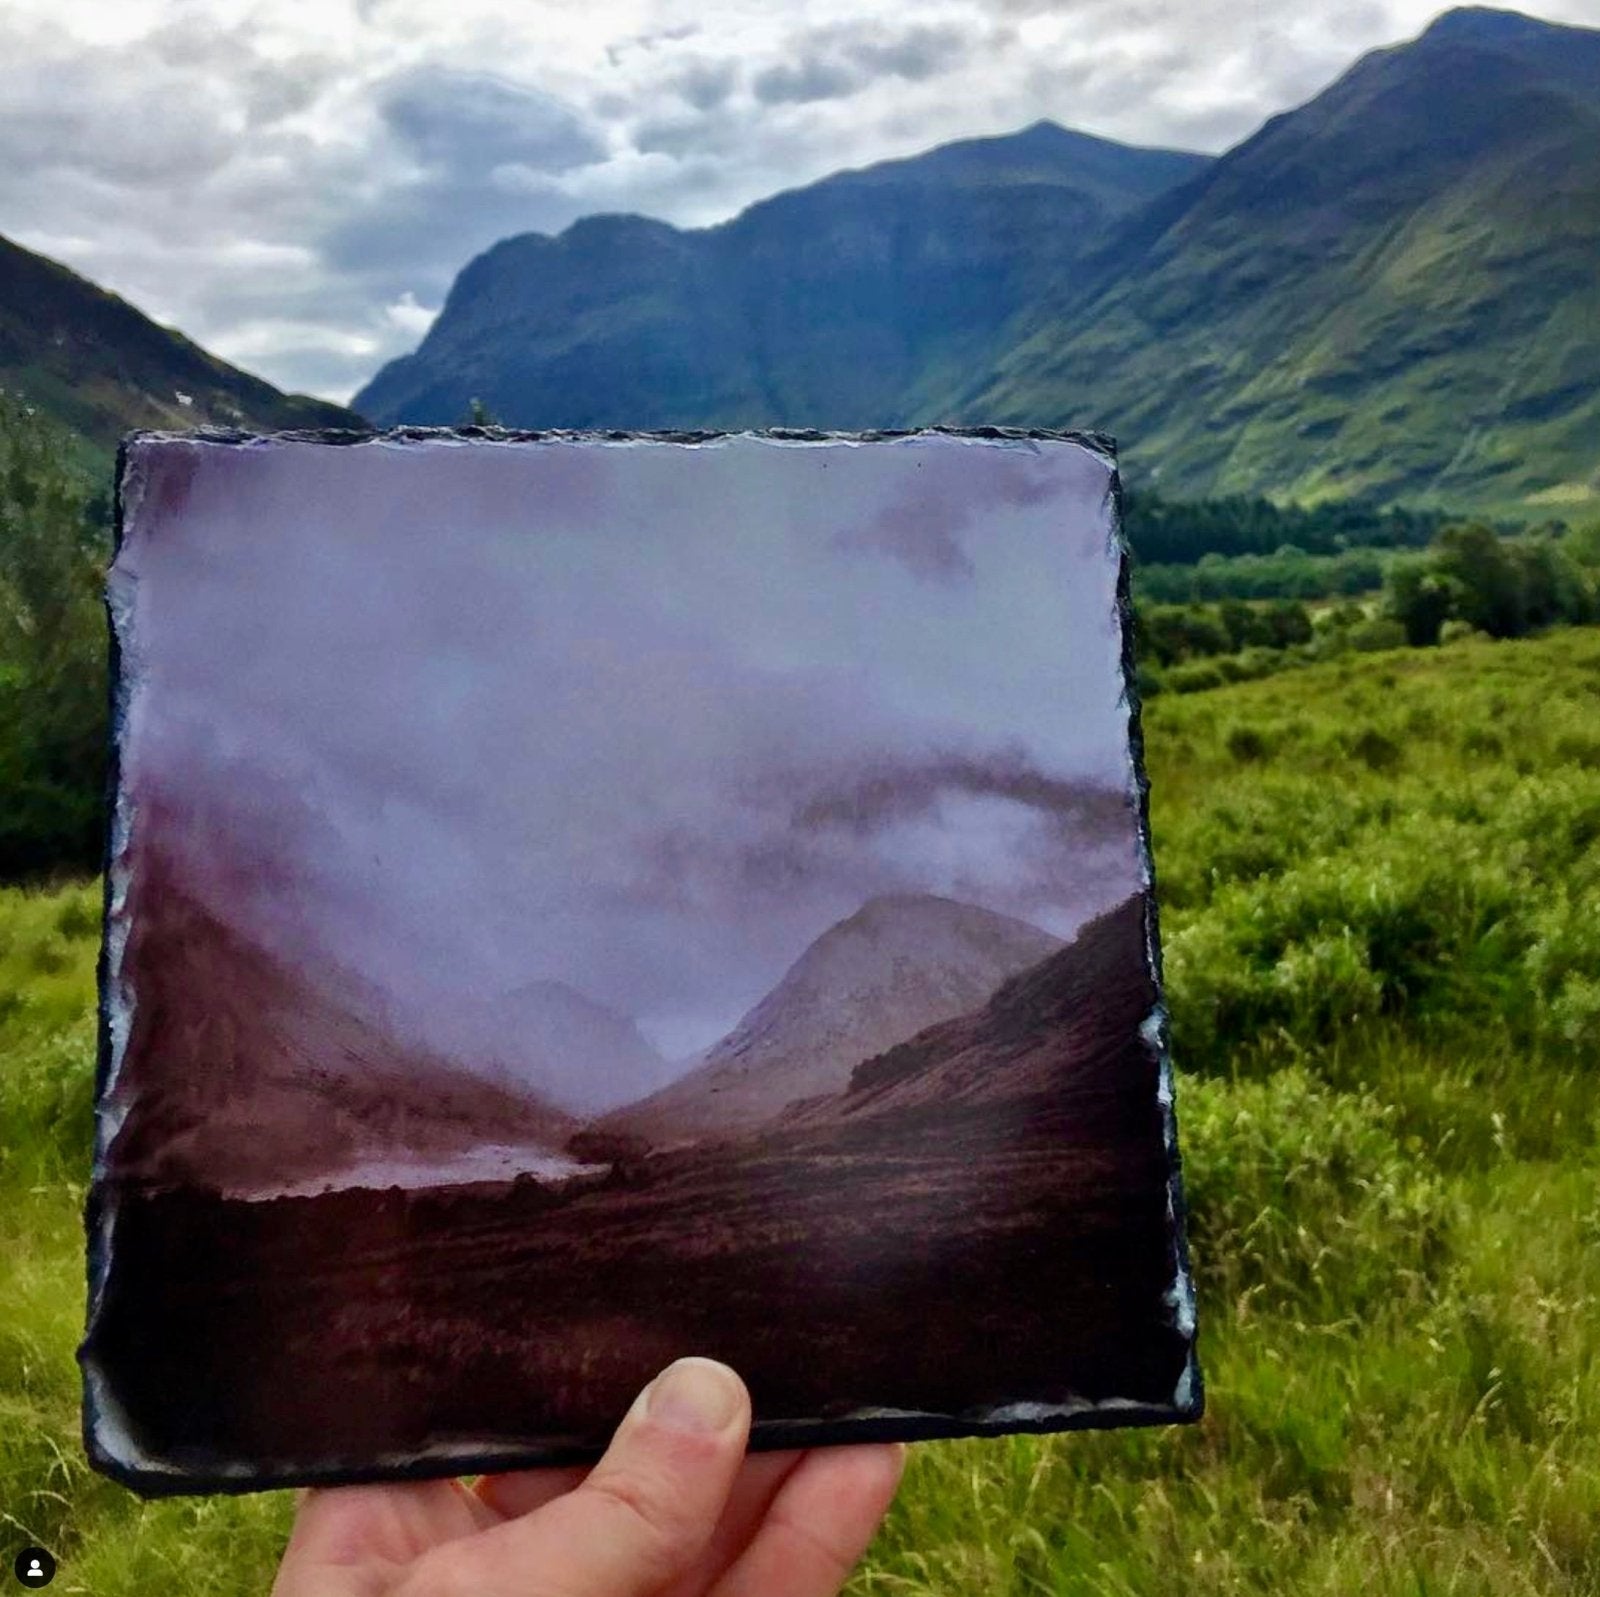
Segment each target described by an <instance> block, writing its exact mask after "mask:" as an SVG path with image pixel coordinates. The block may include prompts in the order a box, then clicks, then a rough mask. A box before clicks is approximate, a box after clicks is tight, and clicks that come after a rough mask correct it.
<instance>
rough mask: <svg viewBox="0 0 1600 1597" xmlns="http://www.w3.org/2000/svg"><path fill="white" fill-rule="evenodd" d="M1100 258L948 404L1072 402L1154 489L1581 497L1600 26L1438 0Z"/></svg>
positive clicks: (1594, 381) (1592, 326)
mask: <svg viewBox="0 0 1600 1597" xmlns="http://www.w3.org/2000/svg"><path fill="white" fill-rule="evenodd" d="M1096 264H1097V271H1098V276H1099V282H1098V284H1097V286H1096V287H1095V288H1094V289H1093V290H1092V291H1090V292H1088V293H1080V294H1078V295H1077V296H1075V297H1072V298H1068V297H1063V296H1057V297H1056V298H1055V299H1054V300H1053V301H1052V302H1051V303H1050V304H1049V305H1048V306H1045V307H1041V308H1039V309H1036V310H1034V311H1032V312H1029V313H1025V314H1024V315H1023V316H1022V317H1020V318H1019V336H1018V338H1017V341H1016V344H1015V347H1014V348H1013V349H1012V350H1011V351H1010V353H1009V354H1008V355H1007V356H1006V357H1005V358H1004V359H1003V361H1002V362H1001V364H1000V368H999V371H998V373H997V375H996V376H995V377H994V379H993V380H991V381H980V382H979V383H977V384H974V385H972V386H971V387H969V389H968V390H967V391H966V392H964V393H962V394H960V395H958V396H952V397H951V400H950V406H951V408H952V409H954V410H956V411H958V412H960V413H962V414H964V415H967V416H969V417H970V416H976V415H981V416H983V417H985V418H986V419H990V420H1004V421H1016V420H1022V419H1026V420H1027V421H1029V422H1031V423H1062V422H1075V423H1082V422H1085V421H1089V420H1092V421H1093V422H1094V423H1095V424H1096V425H1099V426H1103V427H1105V428H1107V429H1108V430H1110V431H1112V432H1114V433H1116V434H1118V435H1119V436H1121V437H1122V438H1124V439H1125V440H1127V441H1128V443H1129V445H1130V446H1131V448H1130V450H1129V454H1130V456H1131V459H1132V461H1133V462H1134V464H1135V467H1136V468H1137V467H1138V466H1141V465H1142V466H1144V467H1145V468H1146V469H1147V470H1148V472H1149V474H1150V475H1151V476H1152V477H1155V478H1157V480H1158V481H1159V482H1160V484H1161V486H1162V488H1163V490H1164V491H1165V492H1168V493H1177V494H1183V495H1193V494H1217V493H1230V492H1237V491H1245V490H1249V491H1265V492H1269V493H1272V494H1274V495H1278V496H1284V497H1294V498H1299V499H1307V500H1315V499H1319V498H1323V497H1329V496H1335V495H1349V494H1364V495H1372V496H1375V497H1379V498H1385V499H1402V498H1403V499H1407V500H1413V501H1419V502H1425V501H1435V502H1444V503H1451V504H1455V505H1476V506H1479V507H1483V508H1490V509H1499V510H1528V509H1531V508H1535V507H1548V508H1550V509H1552V510H1560V509H1562V508H1567V507H1572V506H1575V505H1580V504H1581V503H1582V502H1584V501H1586V500H1592V499H1594V497H1595V496H1596V494H1597V492H1600V337H1597V332H1600V269H1597V267H1600V32H1595V31H1593V30H1589V29H1579V28H1564V27H1555V26H1551V25H1548V24H1545V23H1540V22H1535V21H1532V20H1530V19H1528V18H1525V17H1521V16H1517V15H1514V14H1510V13H1505V12H1493V11H1480V10H1468V11H1456V12H1452V13H1450V14H1448V15H1446V16H1445V17H1442V18H1441V19H1440V20H1439V21H1438V22H1436V23H1435V24H1434V25H1433V27H1431V28H1430V29H1429V30H1428V31H1427V33H1425V34H1424V35H1423V36H1422V38H1420V39H1419V40H1417V41H1415V42H1414V43H1412V44H1409V45H1405V46H1401V47H1399V48H1396V49H1390V50H1384V51H1379V52H1377V53H1375V54H1373V55H1369V56H1367V57H1366V58H1364V59H1363V60H1362V61H1360V62H1358V63H1357V64H1356V66H1355V67H1353V68H1352V69H1351V70H1350V71H1349V72H1348V73H1347V74H1346V75H1345V76H1344V77H1343V78H1341V79H1340V80H1339V81H1338V82H1337V83H1336V84H1334V85H1333V86H1332V87H1331V88H1330V89H1328V90H1327V91H1326V92H1325V93H1323V94H1322V95H1320V96H1318V97H1317V98H1316V99H1315V100H1313V101H1312V102H1311V103H1310V104H1309V105H1307V106H1305V107H1303V108H1302V109H1300V110H1298V111H1295V112H1292V113H1290V114H1289V115H1286V116H1282V117H1278V118H1275V119H1274V120H1273V121H1271V122H1269V123H1268V124H1267V125H1266V126H1265V127H1264V128H1263V129H1262V130H1261V131H1260V132H1259V133H1257V134H1256V135H1255V136H1254V137H1253V138H1251V139H1249V140H1247V141H1246V142H1245V143H1244V144H1242V145H1240V146H1239V147H1238V148H1237V149H1235V150H1233V151H1231V152H1230V153H1229V154H1227V155H1226V156H1224V157H1222V158H1221V159H1220V160H1219V161H1218V162H1217V163H1216V164H1215V165H1214V166H1213V167H1212V168H1210V170H1208V171H1207V172H1205V173H1204V174H1202V175H1201V176H1200V177H1199V178H1198V179H1196V180H1195V181H1194V182H1193V183H1191V184H1190V185H1188V186H1187V187H1186V188H1185V189H1184V190H1183V191H1182V192H1181V193H1179V194H1177V195H1174V196H1172V197H1171V198H1170V199H1169V200H1168V201H1167V202H1158V203H1157V204H1156V205H1155V206H1154V207H1153V208H1152V209H1151V210H1150V211H1149V212H1147V213H1146V214H1145V215H1144V216H1142V217H1140V218H1138V219H1137V220H1136V221H1135V223H1134V224H1132V225H1131V226H1130V227H1129V228H1128V229H1127V230H1126V231H1125V233H1124V234H1123V235H1122V236H1121V237H1120V238H1119V239H1118V240H1117V241H1116V243H1115V245H1114V246H1113V247H1112V248H1110V249H1108V250H1107V251H1105V252H1103V253H1102V255H1101V258H1100V259H1099V261H1098V262H1097V263H1096Z"/></svg>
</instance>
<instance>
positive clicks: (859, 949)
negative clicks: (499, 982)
mask: <svg viewBox="0 0 1600 1597" xmlns="http://www.w3.org/2000/svg"><path fill="white" fill-rule="evenodd" d="M1060 946H1061V941H1060V939H1059V938H1056V937H1053V936H1052V935H1051V934H1050V933H1048V932H1045V931H1041V930H1040V929H1039V928H1038V927H1037V926H1031V925H1029V924H1028V923H1027V922H1025V921H1021V920H1016V919H1013V918H1012V917H1010V916H1007V915H1001V914H997V913H996V912H994V911H993V910H988V909H982V908H980V907H978V906H977V905H974V904H963V903H958V902H957V901H955V900H954V899H949V898H941V897H938V896H936V895H933V894H921V893H906V894H896V895H890V896H883V897H877V898H873V899H869V900H868V901H867V902H866V903H865V904H864V905H863V906H862V907H861V908H860V909H859V910H857V911H856V912H855V914H853V915H851V916H849V917H848V918H847V919H845V920H842V921H839V922H838V923H837V924H835V925H834V926H831V927H830V928H829V929H828V930H827V931H825V932H823V933H822V935H821V936H820V937H818V938H817V939H816V940H815V941H814V942H813V943H812V944H811V945H810V947H808V948H807V949H806V950H805V952H804V953H803V954H802V955H801V956H800V958H799V959H797V960H796V961H795V963H794V964H793V965H791V966H790V967H789V970H788V971H787V972H786V973H785V975H784V977H783V979H782V980H781V981H779V983H778V984H777V986H776V987H774V988H773V989H772V991H771V992H770V993H768V994H767V995H766V997H765V998H763V999H762V1000H761V1001H760V1003H758V1004H756V1005H755V1007H754V1008H752V1009H751V1010H750V1011H749V1013H748V1014H746V1015H745V1016H744V1018H743V1019H742V1020H741V1021H740V1022H739V1024H738V1025H737V1026H735V1027H734V1029H733V1030H732V1031H731V1032H729V1033H728V1035H727V1036H726V1037H724V1038H723V1039H722V1040H721V1041H720V1042H718V1043H716V1044H714V1045H713V1046H712V1047H711V1048H709V1049H708V1050H707V1051H706V1053H705V1055H704V1056H703V1058H702V1060H701V1062H700V1063H699V1064H698V1065H696V1066H695V1067H694V1068H693V1069H692V1070H691V1071H689V1073H688V1074H687V1075H685V1076H684V1077H682V1079H680V1080H679V1081H676V1082H674V1083H673V1084H672V1085H671V1086H669V1087H666V1088H664V1089H663V1090H662V1091H660V1092H658V1093H656V1094H655V1095H653V1096H652V1097H650V1098H647V1099H645V1100H644V1101H643V1102H642V1103H639V1104H635V1105H632V1106H630V1107H629V1108H626V1109H623V1110H620V1111H618V1113H617V1114H616V1115H615V1116H613V1117H611V1122H610V1123H611V1124H612V1125H613V1126H615V1127H616V1128H618V1129H624V1130H628V1131H632V1132H636V1133H638V1134H640V1135H643V1136H645V1137H647V1138H650V1139H655V1140H670V1139H674V1138H683V1137H695V1136H704V1135H709V1134H716V1133H722V1132H725V1131H731V1130H736V1129H740V1128H745V1127H750V1126H754V1125H758V1124H760V1123H762V1122H763V1121H767V1120H770V1119H772V1118H774V1117H775V1116H777V1115H778V1114H780V1113H781V1112H782V1111H783V1109H784V1108H785V1107H786V1106H787V1105H788V1104H790V1103H792V1102H793V1101H795V1100H797V1099H803V1098H810V1097H814V1096H817V1095H819V1094H826V1093H832V1092H838V1091H842V1090H843V1089H844V1088H845V1087H846V1086H847V1085H848V1083H849V1080H850V1073H851V1071H852V1070H853V1069H854V1068H855V1067H856V1065H858V1064H859V1063H860V1062H861V1061H862V1060H864V1059H867V1058H869V1057H870V1056H872V1055H874V1054H877V1053H880V1052H882V1051H883V1050H884V1049H885V1048H888V1047H891V1046H892V1045H893V1044H895V1043H897V1042H902V1041H904V1040H905V1039H906V1038H908V1037H911V1036H913V1035H915V1034H916V1033H917V1032H919V1031H921V1030H923V1029H924V1028H925V1027H927V1026H930V1025H932V1024H934V1023H935V1022H937V1021H940V1020H946V1019H949V1018H950V1017H952V1016H955V1015H960V1014H964V1013H966V1012H967V1011H968V1010H972V1009H976V1008H977V1007H978V1006H979V1005H981V1004H982V1003H983V1002H984V1001H985V1000H986V999H987V998H988V997H989V995H990V994H991V993H993V992H994V990H995V989H996V988H997V987H998V986H999V985H1000V984H1001V983H1002V982H1003V981H1004V980H1005V979H1006V978H1007V977H1008V976H1011V975H1014V974H1015V973H1016V972H1017V971H1020V970H1025V969H1026V968H1027V967H1029V966H1030V965H1035V964H1037V963H1038V962H1039V961H1040V960H1042V959H1044V958H1045V957H1046V956H1047V955H1049V954H1050V953H1052V952H1053V951H1054V950H1055V949H1057V948H1059V947H1060Z"/></svg>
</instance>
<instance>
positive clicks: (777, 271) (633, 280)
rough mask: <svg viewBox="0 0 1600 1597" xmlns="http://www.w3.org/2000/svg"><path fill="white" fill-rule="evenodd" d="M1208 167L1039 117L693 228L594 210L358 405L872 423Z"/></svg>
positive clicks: (555, 418) (924, 400) (595, 421)
mask: <svg viewBox="0 0 1600 1597" xmlns="http://www.w3.org/2000/svg"><path fill="white" fill-rule="evenodd" d="M1204 164H1205V158H1204V157H1201V156H1194V155H1187V154H1182V153H1178V152H1174V151H1168V150H1143V149H1134V148H1130V147H1128V146H1125V145H1119V144H1113V143H1111V142H1109V141H1106V140H1103V139H1095V138H1091V137H1089V136H1087V135H1085V134H1081V133H1072V132H1068V131H1067V130H1065V129H1063V128H1060V127H1057V126H1055V125H1054V124H1052V123H1047V122H1042V123H1038V124H1036V125H1035V126H1033V127H1031V128H1028V129H1025V130H1024V131H1023V132H1021V133H1017V134H1014V135H1011V136H1009V137H1005V138H993V139H974V140H968V141H964V142H961V143H958V144H952V145H947V146H944V147H942V148H940V149H936V150H933V151H931V152H929V153H928V154H926V155H922V156H918V157H915V158H912V159H910V160H903V161H892V162H886V163H883V164H881V165H878V166H874V167H869V168H867V169H865V170H863V171H859V172H845V173H840V174H837V175H835V176H833V177H830V178H827V179H824V180H823V181H822V182H820V183H816V184H813V185H811V186H810V187H808V188H804V189H799V190H795V191H792V192H789V193H784V194H780V195H777V196H775V197H774V198H772V199H769V200H766V201H763V202H761V203H760V204H758V205H753V206H751V207H750V208H749V209H748V210H746V211H744V212H743V213H742V214H741V215H739V216H738V217H736V218H735V219H734V220H732V221H731V222H728V223H726V224H723V225H722V226H719V227H715V228H708V229H700V230H693V231H683V230H679V229H677V228H674V227H670V226H668V225H667V224H666V223H664V222H657V221H650V220H647V219H646V218H644V217H639V216H595V217H588V218H585V219H584V220H582V221H580V222H577V223H574V224H573V226H572V227H570V228H569V229H567V231H566V232H564V233H562V234H561V235H560V236H559V237H557V238H547V237H544V236H542V235H538V234H529V235H526V236H523V237H520V238H513V239H508V240H505V241H504V242H502V243H500V244H498V245H496V246H495V247H494V248H493V249H491V250H489V251H487V252H486V253H485V254H483V255H481V256H480V257H478V259H476V260H475V261H473V262H472V263H471V264H470V265H469V266H468V267H467V268H466V269H465V270H464V271H463V272H462V273H461V275H460V277H459V278H458V279H457V280H456V283H455V286H454V287H453V289H452V290H451V293H450V296H449V299H448V301H447V302H446V305H445V308H444V310H443V312H442V313H441V315H440V317H439V319H438V321H437V323H436V324H435V325H434V327H433V329H432V330H431V331H430V332H429V334H428V336H427V338H426V339H425V340H424V341H423V344H422V346H421V347H420V348H419V349H418V350H417V352H416V353H415V354H414V355H410V356H407V357H405V358H404V359H401V360H398V361H394V362H391V363H390V364H389V365H388V366H386V367H385V368H384V369H383V370H382V371H381V372H380V373H379V374H378V375H377V377H375V378H374V379H373V381H372V383H371V384H369V385H368V387H367V388H366V389H364V390H363V391H362V393H361V394H360V395H358V396H357V398H356V401H355V403H356V406H357V408H358V409H360V410H361V411H362V412H363V414H365V415H368V416H371V417H372V418H373V419H374V420H376V421H379V422H385V423H387V422H399V421H406V422H425V423H441V422H453V421H456V420H459V418H460V417H461V416H462V415H463V414H464V413H465V411H466V410H467V407H468V404H469V402H470V401H471V400H472V399H473V398H479V399H481V400H482V401H483V402H484V403H485V404H486V405H487V406H488V408H489V409H490V411H491V412H492V413H493V414H494V415H495V416H496V418H497V419H499V420H500V421H502V422H505V423H507V424H509V425H519V426H552V425H569V426H619V427H667V426H718V425H720V426H751V425H779V424H794V425H817V426H828V427H857V426H878V425H884V424H891V423H895V422H902V421H909V420H912V419H913V418H914V417H915V416H917V415H918V414H920V413H921V412H922V411H924V410H926V409H927V408H928V407H929V406H930V405H936V404H937V402H938V400H937V396H939V395H941V394H943V393H945V392H946V391H948V390H949V389H950V387H951V386H952V385H954V384H958V383H964V382H966V381H967V380H968V378H969V375H970V373H971V371H972V370H973V368H974V366H977V367H980V368H982V369H987V368H988V366H989V364H990V363H991V362H992V359H993V355H994V340H995V339H996V337H997V336H998V335H999V334H1000V332H1001V330H1002V329H1003V328H1004V327H1005V325H1006V324H1007V322H1008V320H1009V319H1010V317H1011V316H1012V315H1013V314H1014V313H1015V312H1016V311H1017V310H1018V309H1019V308H1020V307H1021V306H1022V305H1024V304H1028V303H1031V302H1033V301H1034V300H1035V299H1037V297H1038V296H1039V295H1040V294H1041V293H1043V292H1044V291H1045V290H1046V288H1048V287H1060V286H1061V285H1063V284H1066V283H1069V282H1070V281H1071V280H1072V278H1073V274H1074V272H1075V270H1076V267H1077V263H1078V261H1079V260H1080V258H1081V257H1082V255H1083V253H1084V251H1085V250H1086V249H1087V248H1089V247H1090V246H1091V245H1092V244H1094V243H1095V242H1096V241H1097V240H1103V239H1104V238H1105V237H1106V236H1107V234H1108V232H1109V229H1110V227H1111V226H1112V224H1113V223H1114V222H1115V221H1117V220H1118V219H1119V218H1121V217H1124V216H1126V215H1127V214H1128V213H1129V212H1130V211H1131V210H1133V209H1134V208H1135V207H1137V206H1138V205H1140V204H1142V203H1144V202H1145V201H1147V200H1149V199H1150V198H1152V197H1153V196H1154V195H1156V194H1158V193H1160V192H1162V191H1164V190H1165V189H1167V188H1169V187H1170V186H1171V185H1172V184H1174V183H1176V182H1178V181H1180V180H1181V179H1183V178H1185V177H1187V176H1189V175H1191V174H1192V173H1193V172H1194V171H1196V170H1197V169H1198V168H1200V167H1202V166H1203V165H1204Z"/></svg>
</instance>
